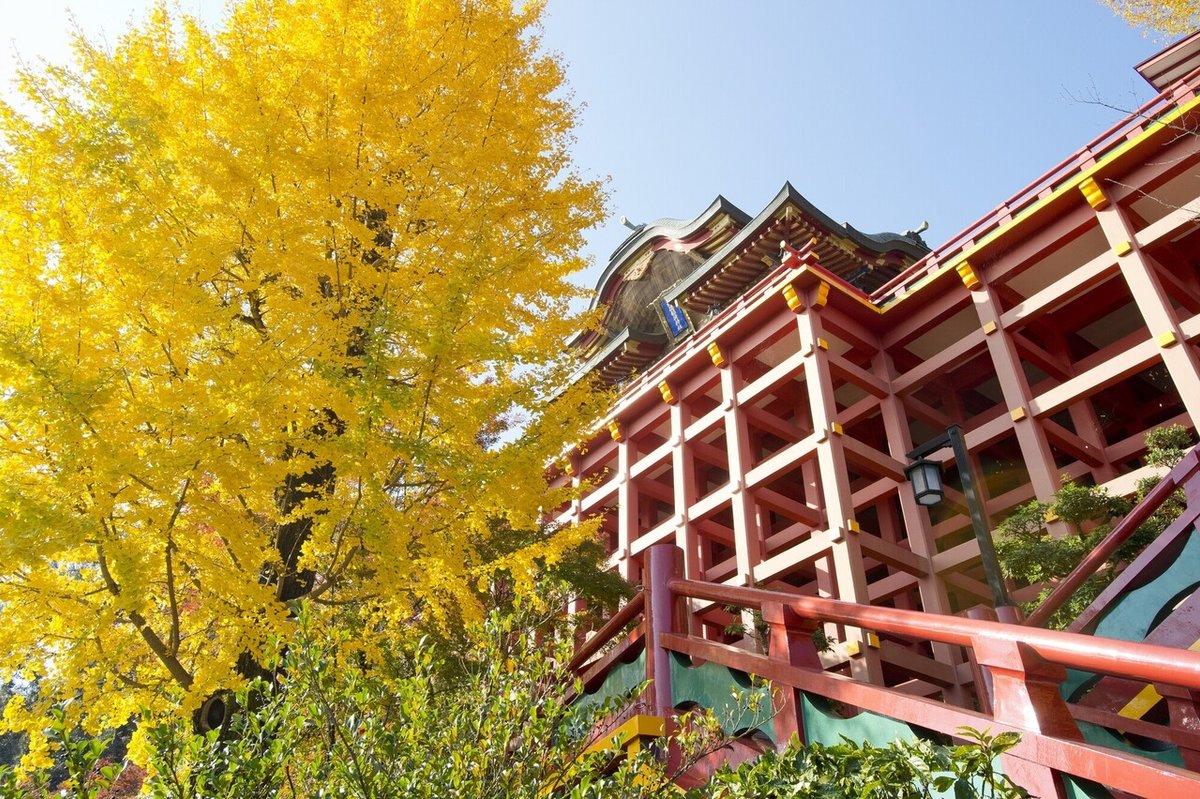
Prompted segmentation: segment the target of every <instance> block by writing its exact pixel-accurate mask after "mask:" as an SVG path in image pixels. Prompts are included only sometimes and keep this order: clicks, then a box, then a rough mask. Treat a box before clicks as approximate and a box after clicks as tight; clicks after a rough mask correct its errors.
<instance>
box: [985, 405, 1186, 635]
mask: <svg viewBox="0 0 1200 799" xmlns="http://www.w3.org/2000/svg"><path fill="white" fill-rule="evenodd" d="M1191 444H1192V435H1191V433H1190V432H1189V431H1188V429H1187V428H1185V427H1183V426H1182V425H1172V426H1170V427H1164V428H1159V429H1156V430H1152V431H1150V432H1149V433H1147V434H1146V463H1147V464H1149V465H1152V466H1164V467H1170V466H1173V465H1175V464H1176V463H1178V462H1179V460H1180V459H1181V458H1182V457H1183V455H1184V453H1186V452H1187V450H1188V449H1190V448H1191ZM1157 483H1158V479H1157V478H1149V479H1144V480H1142V481H1140V482H1139V483H1138V487H1137V493H1136V497H1135V498H1136V499H1137V500H1138V501H1140V500H1141V499H1142V498H1143V497H1145V496H1146V494H1147V493H1149V491H1150V489H1152V488H1153V487H1154V486H1155V485H1157ZM1131 509H1132V505H1131V503H1130V502H1129V501H1128V500H1126V499H1124V498H1122V497H1114V496H1112V495H1111V494H1109V493H1108V491H1106V490H1105V489H1103V488H1099V487H1096V486H1082V485H1078V484H1076V483H1071V482H1068V483H1065V484H1064V485H1063V487H1062V488H1060V489H1059V490H1058V491H1057V492H1056V493H1055V495H1054V501H1053V502H1038V501H1033V502H1029V503H1026V504H1025V505H1022V506H1020V507H1019V508H1017V509H1016V510H1015V511H1014V512H1013V513H1012V515H1010V516H1009V517H1008V518H1007V519H1005V520H1004V521H1003V522H1001V523H1000V524H999V525H997V526H996V554H997V555H998V556H999V559H1000V567H1001V569H1002V570H1003V571H1004V574H1005V576H1006V577H1009V578H1011V579H1014V580H1019V581H1023V582H1025V583H1028V584H1038V583H1042V584H1046V583H1050V582H1052V581H1054V580H1058V579H1061V578H1063V577H1066V576H1067V575H1068V574H1070V573H1071V572H1072V571H1073V570H1074V569H1075V567H1076V566H1078V565H1079V564H1080V562H1082V560H1083V558H1084V556H1086V555H1087V553H1088V552H1090V551H1091V550H1092V549H1093V548H1094V547H1095V546H1096V545H1097V544H1098V543H1099V542H1100V541H1101V540H1103V538H1104V537H1105V536H1106V535H1108V533H1109V532H1111V531H1112V527H1113V522H1114V520H1115V519H1118V518H1120V517H1122V516H1124V515H1125V514H1127V513H1129V511H1130V510H1131ZM1181 510H1182V505H1181V502H1180V500H1179V498H1178V497H1173V498H1171V499H1169V500H1168V501H1167V502H1165V503H1163V505H1162V506H1161V507H1160V508H1159V509H1158V510H1157V511H1155V512H1154V514H1153V515H1151V517H1150V518H1149V519H1147V520H1146V522H1144V523H1143V524H1142V525H1141V526H1140V527H1139V528H1138V529H1137V531H1136V532H1134V534H1133V535H1132V536H1130V537H1129V539H1128V540H1127V541H1126V542H1125V543H1124V544H1122V545H1121V547H1120V548H1119V549H1118V550H1117V552H1116V553H1115V555H1114V556H1113V558H1112V560H1111V561H1110V562H1109V563H1107V564H1105V566H1104V567H1103V568H1102V569H1100V570H1099V571H1098V572H1097V573H1096V574H1095V575H1093V576H1092V577H1091V578H1090V579H1088V580H1087V582H1085V583H1084V584H1083V585H1081V586H1080V587H1079V589H1078V590H1077V591H1076V592H1075V594H1074V595H1073V596H1072V597H1071V598H1070V599H1069V600H1068V601H1067V602H1066V603H1064V604H1063V606H1062V607H1061V608H1059V610H1058V611H1056V612H1055V614H1054V615H1053V616H1051V617H1050V619H1049V620H1048V621H1047V625H1048V626H1050V627H1054V628H1058V629H1061V628H1063V627H1065V626H1067V625H1068V624H1070V623H1071V622H1072V621H1074V620H1075V618H1076V617H1078V616H1079V614H1080V613H1082V612H1083V611H1084V609H1086V608H1087V607H1088V605H1090V604H1091V603H1092V601H1093V600H1094V599H1095V598H1096V597H1097V596H1098V595H1099V594H1100V592H1101V591H1103V590H1104V587H1105V586H1107V585H1108V584H1109V583H1111V582H1112V580H1113V578H1114V577H1116V575H1117V570H1118V568H1119V566H1120V565H1121V564H1124V563H1128V562H1129V561H1131V560H1133V559H1134V558H1136V557H1137V555H1138V553H1140V552H1141V551H1142V550H1143V549H1144V548H1145V547H1146V545H1147V544H1149V543H1150V542H1151V541H1153V540H1154V539H1155V537H1156V536H1157V535H1158V534H1159V533H1160V532H1162V531H1163V530H1164V529H1165V528H1166V526H1167V525H1168V524H1170V523H1171V521H1172V520H1173V519H1174V518H1175V517H1176V516H1178V515H1179V512H1180V511H1181ZM1051 515H1053V516H1055V517H1057V518H1058V519H1060V520H1061V521H1062V522H1064V523H1065V524H1066V525H1067V526H1068V527H1070V528H1071V531H1072V533H1073V534H1072V535H1067V536H1063V537H1053V536H1051V535H1050V533H1049V531H1048V530H1047V529H1046V520H1047V518H1049V517H1050V516H1051ZM1050 591H1051V587H1050V586H1047V587H1045V588H1044V589H1043V590H1042V592H1041V594H1040V595H1039V597H1038V599H1036V600H1034V601H1033V602H1030V603H1028V604H1027V605H1026V608H1027V609H1028V610H1032V609H1033V608H1034V607H1036V606H1037V605H1039V604H1040V603H1041V602H1042V600H1043V599H1045V597H1046V596H1047V595H1048V594H1049V593H1050Z"/></svg>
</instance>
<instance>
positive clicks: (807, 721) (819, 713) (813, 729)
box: [800, 694, 918, 746]
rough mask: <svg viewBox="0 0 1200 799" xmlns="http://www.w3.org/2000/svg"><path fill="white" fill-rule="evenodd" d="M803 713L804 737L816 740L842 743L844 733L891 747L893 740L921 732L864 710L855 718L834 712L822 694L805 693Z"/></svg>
mask: <svg viewBox="0 0 1200 799" xmlns="http://www.w3.org/2000/svg"><path fill="white" fill-rule="evenodd" d="M801 698H802V700H803V701H802V702H801V710H800V712H801V716H802V718H803V719H804V737H805V738H807V739H808V740H809V741H812V742H814V743H820V744H825V745H826V746H832V745H834V744H840V743H841V742H842V738H843V736H844V737H846V738H849V739H850V740H851V741H854V742H856V743H862V742H864V741H865V742H867V743H870V744H872V745H874V746H887V745H888V744H890V743H891V742H892V741H915V740H916V739H917V738H918V735H917V733H916V732H915V731H914V730H913V728H912V727H910V726H909V725H907V724H905V723H904V722H903V721H896V719H893V718H888V717H887V716H881V715H879V714H878V713H871V712H868V711H863V712H862V713H858V714H857V715H855V716H852V717H851V718H848V719H847V718H843V717H842V716H840V715H838V714H837V713H835V712H834V709H833V706H832V705H831V704H830V703H829V701H828V700H827V699H825V698H823V697H820V696H810V695H809V694H803V695H802V697H801Z"/></svg>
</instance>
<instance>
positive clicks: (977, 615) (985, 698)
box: [967, 605, 996, 713]
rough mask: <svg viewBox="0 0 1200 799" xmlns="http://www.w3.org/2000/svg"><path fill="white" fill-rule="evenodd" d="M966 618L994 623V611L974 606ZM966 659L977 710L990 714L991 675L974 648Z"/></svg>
mask: <svg viewBox="0 0 1200 799" xmlns="http://www.w3.org/2000/svg"><path fill="white" fill-rule="evenodd" d="M967 618H968V619H974V620H976V621H995V620H996V611H995V610H993V609H992V608H989V607H987V606H985V605H976V606H975V607H973V608H970V609H969V610H968V611H967ZM967 659H968V660H969V661H970V663H971V676H972V677H973V678H974V680H975V698H976V699H978V700H979V709H980V710H982V711H983V712H984V713H991V712H992V673H991V672H990V671H988V670H987V669H985V668H984V667H983V666H981V665H980V664H979V659H978V658H977V657H976V656H975V650H974V648H971V649H968V650H967Z"/></svg>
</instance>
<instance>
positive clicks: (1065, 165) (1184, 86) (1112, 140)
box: [871, 72, 1200, 303]
mask: <svg viewBox="0 0 1200 799" xmlns="http://www.w3.org/2000/svg"><path fill="white" fill-rule="evenodd" d="M1197 80H1200V75H1198V73H1197V72H1193V73H1191V74H1189V75H1186V76H1184V77H1183V78H1182V79H1181V80H1179V81H1177V82H1176V83H1175V84H1173V85H1172V86H1169V87H1168V88H1166V89H1164V90H1163V91H1162V92H1160V93H1159V94H1157V95H1155V96H1154V97H1153V98H1151V99H1150V100H1149V101H1147V102H1146V103H1145V104H1144V105H1142V106H1141V107H1140V108H1137V109H1135V110H1134V111H1133V112H1132V113H1130V114H1129V115H1128V116H1127V117H1125V118H1124V119H1122V120H1120V121H1119V122H1117V123H1116V124H1114V125H1113V126H1112V127H1110V128H1109V129H1108V130H1106V131H1104V132H1103V133H1101V134H1100V135H1099V136H1097V137H1096V138H1095V139H1094V140H1092V141H1091V142H1090V143H1089V144H1087V145H1085V146H1084V147H1082V148H1080V149H1079V150H1077V151H1076V152H1075V153H1073V154H1071V155H1070V156H1068V157H1067V158H1065V159H1064V160H1063V161H1061V162H1060V163H1059V164H1057V165H1055V166H1054V167H1053V168H1051V169H1050V170H1048V171H1047V172H1046V173H1045V174H1043V175H1042V176H1041V177H1040V178H1038V179H1037V180H1035V181H1033V182H1032V183H1030V184H1029V185H1028V186H1026V187H1024V188H1023V189H1021V190H1020V191H1018V192H1017V193H1016V194H1014V195H1013V196H1012V197H1010V198H1009V199H1008V200H1007V201H1006V202H1003V203H1001V204H1000V205H998V206H996V207H995V208H994V209H993V210H992V211H990V212H989V213H987V214H985V215H984V216H983V217H982V218H980V219H979V220H977V221H976V222H975V223H974V224H972V225H970V226H969V227H967V228H966V229H965V230H963V231H962V232H960V233H959V234H958V235H956V236H954V237H953V238H951V239H950V240H949V241H947V242H945V243H944V244H942V245H941V246H939V247H938V248H937V249H935V250H933V251H932V252H930V253H929V254H928V255H926V256H925V257H924V258H922V259H921V260H919V261H917V262H916V263H915V264H913V265H912V266H910V267H909V268H908V269H905V270H904V271H903V272H901V273H900V274H899V275H897V276H896V277H894V278H892V279H891V280H890V281H888V282H887V283H886V284H884V285H883V286H880V287H879V288H878V289H876V290H875V292H874V293H873V294H872V295H871V299H872V301H874V302H877V303H883V302H885V301H887V300H888V299H890V297H891V295H893V294H894V293H895V292H896V291H897V290H898V289H900V288H902V287H905V286H911V284H912V283H913V282H915V281H916V280H919V279H920V278H922V277H923V276H924V275H926V274H928V273H930V272H932V271H934V270H936V269H937V267H938V265H939V264H944V263H946V262H947V261H949V260H951V259H953V258H955V257H956V256H958V255H959V254H961V253H963V252H965V251H967V250H969V249H970V248H971V247H972V246H973V245H974V244H976V243H977V242H979V241H980V240H982V239H983V238H984V237H986V236H987V235H989V234H990V233H992V232H993V231H995V230H997V229H998V228H1000V227H1002V226H1004V225H1005V224H1007V223H1008V222H1009V221H1010V220H1012V219H1013V218H1014V217H1016V216H1018V215H1019V214H1021V213H1022V212H1023V211H1025V210H1027V209H1028V208H1029V207H1031V206H1032V205H1034V204H1035V203H1037V202H1038V201H1039V200H1041V199H1042V198H1043V197H1045V196H1047V195H1049V194H1050V193H1051V192H1053V191H1055V190H1056V189H1058V188H1059V187H1060V186H1061V185H1062V184H1063V182H1064V181H1066V180H1067V179H1068V178H1071V177H1073V176H1074V175H1076V174H1077V173H1078V172H1080V171H1081V170H1084V169H1087V168H1089V167H1090V166H1091V165H1092V164H1094V163H1096V162H1097V161H1099V160H1101V159H1102V158H1104V157H1105V156H1107V155H1109V154H1110V153H1112V152H1113V151H1114V150H1116V149H1117V148H1118V147H1120V146H1121V145H1122V144H1124V143H1125V141H1127V140H1128V139H1130V138H1131V137H1133V136H1136V135H1138V134H1140V133H1142V132H1143V131H1145V130H1146V129H1147V128H1148V127H1149V126H1150V125H1152V124H1153V123H1154V122H1155V121H1156V120H1159V119H1161V118H1163V117H1164V116H1165V115H1167V114H1168V113H1170V112H1171V111H1173V110H1174V109H1176V108H1178V107H1180V106H1182V105H1184V104H1185V103H1186V102H1187V101H1189V100H1191V99H1192V97H1193V94H1192V90H1191V89H1190V88H1189V87H1191V86H1193V85H1194V84H1195V83H1196V82H1197ZM1189 132H1190V131H1189Z"/></svg>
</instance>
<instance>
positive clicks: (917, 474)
mask: <svg viewBox="0 0 1200 799" xmlns="http://www.w3.org/2000/svg"><path fill="white" fill-rule="evenodd" d="M904 471H905V474H907V475H908V480H909V482H911V483H912V487H913V496H915V497H916V500H917V504H919V505H925V506H927V507H928V506H930V505H936V504H938V503H939V502H941V501H942V497H943V495H944V492H943V491H942V467H941V465H940V464H938V463H937V462H936V461H929V460H924V459H922V460H919V461H917V462H916V463H914V464H912V465H911V466H909V467H908V468H907V469H905V470H904Z"/></svg>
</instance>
